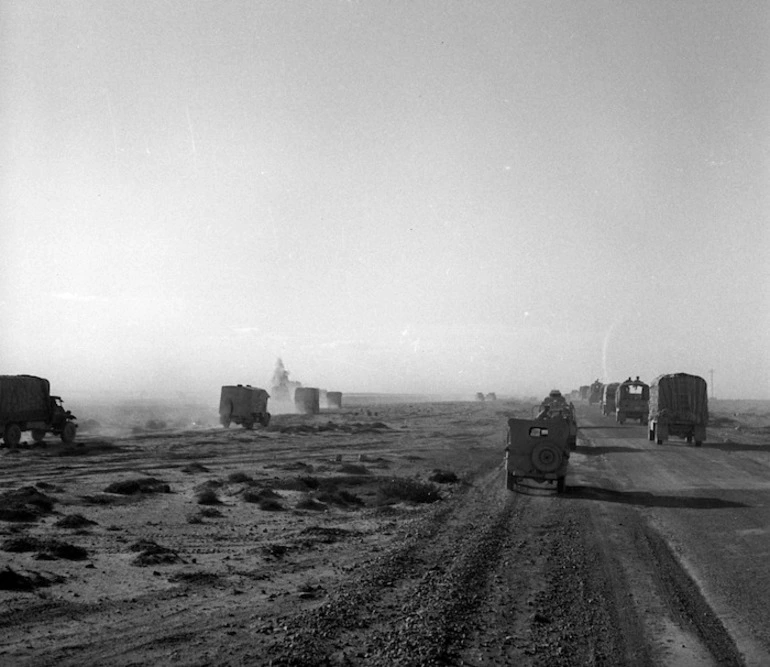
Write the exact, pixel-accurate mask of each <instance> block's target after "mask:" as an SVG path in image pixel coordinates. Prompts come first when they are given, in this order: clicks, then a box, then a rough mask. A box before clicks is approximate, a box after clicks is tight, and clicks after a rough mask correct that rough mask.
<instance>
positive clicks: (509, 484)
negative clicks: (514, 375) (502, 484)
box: [505, 417, 570, 493]
mask: <svg viewBox="0 0 770 667" xmlns="http://www.w3.org/2000/svg"><path fill="white" fill-rule="evenodd" d="M569 450H570V447H569V425H568V423H567V422H566V421H565V420H564V419H562V418H561V417H556V418H554V419H547V418H546V419H518V418H512V419H509V420H508V433H507V436H506V443H505V479H506V488H507V489H508V490H509V491H516V489H517V485H518V484H519V480H521V479H532V480H534V481H536V482H548V483H549V484H553V483H554V482H555V483H556V492H557V493H563V492H564V490H565V476H566V474H567V464H568V463H569Z"/></svg>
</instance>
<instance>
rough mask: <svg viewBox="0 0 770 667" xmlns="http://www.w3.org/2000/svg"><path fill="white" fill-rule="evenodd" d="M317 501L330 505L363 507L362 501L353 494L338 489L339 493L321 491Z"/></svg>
mask: <svg viewBox="0 0 770 667" xmlns="http://www.w3.org/2000/svg"><path fill="white" fill-rule="evenodd" d="M317 497H318V500H320V501H321V502H323V503H328V504H331V505H363V504H364V501H363V500H362V499H361V498H359V497H358V496H357V495H355V494H354V493H350V491H345V490H344V489H340V490H339V491H331V492H330V491H322V492H321V493H319V494H318V496H317Z"/></svg>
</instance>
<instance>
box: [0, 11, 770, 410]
mask: <svg viewBox="0 0 770 667" xmlns="http://www.w3.org/2000/svg"><path fill="white" fill-rule="evenodd" d="M769 36H770V4H768V3H766V2H764V0H757V1H750V0H746V1H740V2H730V3H726V2H723V1H722V0H716V1H707V0H706V1H703V0H698V1H691V0H680V1H678V2H670V0H657V1H656V0H651V1H646V2H633V3H632V2H623V3H618V2H615V1H614V0H584V1H581V2H573V1H571V0H561V1H548V0H532V1H524V0H519V1H516V0H504V1H496V0H489V1H485V2H476V1H472V0H466V1H452V0H446V1H441V2H434V1H430V0H420V2H411V1H406V0H403V1H398V0H394V1H390V2H383V1H380V0H376V1H374V0H373V1H365V0H344V1H343V0H312V1H310V0H308V1H292V0H280V1H278V0H275V1H268V0H264V1H258V2H255V1H251V0H244V1H233V0H219V1H217V2H213V1H206V2H203V1H181V0H166V1H159V0H133V1H132V2H130V3H128V2H125V3H124V2H109V1H106V0H105V1H99V2H95V1H86V0H68V1H60V0H45V1H38V0H0V250H1V251H2V261H0V307H2V312H3V317H2V322H0V373H4V374H16V373H31V374H35V375H42V376H44V377H47V378H49V379H50V380H51V384H52V390H54V391H56V392H57V393H62V394H63V395H66V394H67V392H73V393H91V392H92V393H94V394H98V393H99V392H108V391H118V390H120V391H126V392H142V393H144V394H153V395H164V394H167V393H170V392H171V393H173V392H203V393H206V392H211V393H212V394H214V395H218V391H219V387H220V386H221V385H224V384H235V383H244V384H252V385H255V386H263V387H266V388H269V382H270V378H271V376H272V372H273V369H274V367H275V365H276V360H277V359H278V358H281V359H282V360H283V363H284V365H285V367H286V369H287V370H288V371H289V372H290V374H291V379H292V380H295V381H299V382H302V383H303V384H304V385H306V386H317V387H320V388H323V389H328V390H337V391H343V392H399V393H430V394H448V395H449V394H451V395H466V394H468V395H473V394H475V392H477V391H482V392H484V393H487V392H492V391H494V392H496V393H498V394H500V395H527V396H528V395H541V394H542V395H545V394H546V393H547V392H548V391H549V390H550V389H552V388H560V389H561V390H562V391H570V390H572V389H576V388H578V387H579V386H580V385H585V384H589V383H590V382H591V381H593V380H595V379H597V378H599V379H601V380H603V381H605V382H612V381H619V380H623V379H625V378H626V377H628V376H634V377H635V376H637V375H638V376H640V377H641V378H642V379H643V380H646V381H649V380H651V379H652V378H653V377H655V376H656V375H659V374H662V373H673V372H688V373H694V374H697V375H701V376H703V377H704V378H706V379H707V380H708V381H709V382H712V380H713V385H712V386H711V391H710V394H711V395H712V396H716V397H717V398H747V399H770V168H769V167H770V132H769V130H770V127H768V126H769V125H770V39H768V37H769Z"/></svg>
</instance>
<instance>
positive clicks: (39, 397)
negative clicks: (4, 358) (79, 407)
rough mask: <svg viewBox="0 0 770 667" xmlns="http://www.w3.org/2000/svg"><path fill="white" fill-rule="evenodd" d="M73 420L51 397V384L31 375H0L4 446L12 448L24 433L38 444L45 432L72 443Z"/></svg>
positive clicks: (57, 398) (0, 428) (0, 423)
mask: <svg viewBox="0 0 770 667" xmlns="http://www.w3.org/2000/svg"><path fill="white" fill-rule="evenodd" d="M76 419H77V418H76V417H75V415H73V414H72V413H71V412H70V411H69V410H65V409H64V406H63V404H62V399H61V397H60V396H51V384H50V382H48V380H46V379H45V378H41V377H36V376H34V375H0V434H2V436H3V441H4V442H5V445H6V447H16V446H17V445H18V444H19V442H21V434H22V432H24V431H31V432H32V439H33V440H34V441H35V442H40V441H41V440H43V439H44V438H45V436H46V433H53V434H55V435H58V436H59V437H60V438H61V439H62V442H65V443H67V444H70V443H72V442H75V436H76V434H77V423H76Z"/></svg>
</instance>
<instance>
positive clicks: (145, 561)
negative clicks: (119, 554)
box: [129, 540, 184, 567]
mask: <svg viewBox="0 0 770 667" xmlns="http://www.w3.org/2000/svg"><path fill="white" fill-rule="evenodd" d="M129 550H130V551H138V552H139V555H138V556H137V557H136V558H134V559H133V560H132V561H131V565H136V566H138V567H145V566H146V565H162V564H165V563H180V562H184V561H183V560H182V558H181V557H180V556H179V554H178V553H177V552H176V551H174V550H173V549H169V548H168V547H163V546H161V545H160V544H158V543H157V542H154V541H153V540H139V541H138V542H134V544H132V545H131V546H130V547H129Z"/></svg>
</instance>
